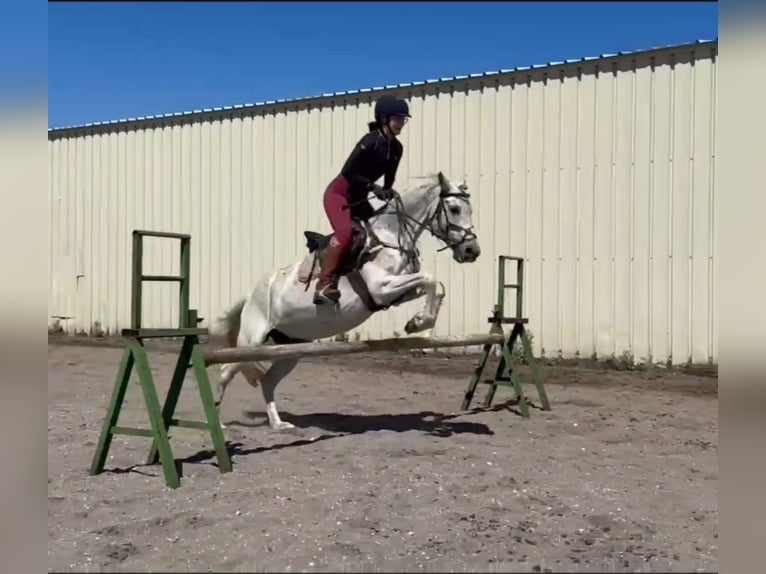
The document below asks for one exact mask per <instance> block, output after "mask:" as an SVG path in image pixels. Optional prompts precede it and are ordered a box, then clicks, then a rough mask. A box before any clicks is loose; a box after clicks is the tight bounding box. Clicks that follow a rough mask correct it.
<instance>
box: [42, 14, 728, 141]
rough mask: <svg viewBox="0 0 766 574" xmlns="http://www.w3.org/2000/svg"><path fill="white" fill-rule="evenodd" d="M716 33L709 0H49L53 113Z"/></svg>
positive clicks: (345, 85)
mask: <svg viewBox="0 0 766 574" xmlns="http://www.w3.org/2000/svg"><path fill="white" fill-rule="evenodd" d="M717 36H718V5H717V3H714V2H699V3H697V2H675V3H674V2H614V3H608V2H534V3H532V2H529V3H525V2H470V3H468V2H449V3H445V2H356V3H355V2H326V3H323V2H312V3H303V2H252V3H248V2H241V3H237V2H177V3H173V2H161V3H160V2H158V3H148V2H145V3H140V2H136V3H90V2H88V3H69V2H65V3H49V4H48V125H49V127H61V126H66V125H75V124H81V123H87V122H96V121H108V120H113V119H121V118H127V117H136V116H143V115H153V114H163V113H172V112H180V111H187V110H192V109H198V108H207V107H217V106H226V105H234V104H244V103H252V102H258V101H264V100H270V99H280V98H298V97H304V96H311V95H316V94H321V93H326V92H335V91H344V90H353V89H358V88H363V87H372V86H381V85H385V84H393V83H402V82H410V81H414V80H423V79H430V78H437V77H442V76H454V75H460V74H469V73H475V72H482V71H487V70H496V69H500V68H512V67H515V66H525V65H530V64H539V63H545V62H548V61H552V60H562V59H567V58H578V57H581V56H592V55H598V54H601V53H612V52H617V51H621V50H638V49H644V48H650V47H653V46H661V45H667V44H678V43H685V42H690V41H694V40H697V39H714V38H716V37H717Z"/></svg>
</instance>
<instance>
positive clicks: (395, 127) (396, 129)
mask: <svg viewBox="0 0 766 574" xmlns="http://www.w3.org/2000/svg"><path fill="white" fill-rule="evenodd" d="M406 123H407V118H406V117H405V116H391V119H390V120H389V121H388V129H390V130H391V133H392V134H394V135H395V136H398V135H399V134H400V133H402V129H403V128H404V124H406Z"/></svg>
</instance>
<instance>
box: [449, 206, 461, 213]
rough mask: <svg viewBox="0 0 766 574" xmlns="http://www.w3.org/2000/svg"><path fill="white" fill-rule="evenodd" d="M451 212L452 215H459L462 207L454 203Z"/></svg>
mask: <svg viewBox="0 0 766 574" xmlns="http://www.w3.org/2000/svg"><path fill="white" fill-rule="evenodd" d="M449 212H450V213H451V214H452V215H459V214H460V208H459V207H458V206H457V205H453V206H451V207H450V208H449Z"/></svg>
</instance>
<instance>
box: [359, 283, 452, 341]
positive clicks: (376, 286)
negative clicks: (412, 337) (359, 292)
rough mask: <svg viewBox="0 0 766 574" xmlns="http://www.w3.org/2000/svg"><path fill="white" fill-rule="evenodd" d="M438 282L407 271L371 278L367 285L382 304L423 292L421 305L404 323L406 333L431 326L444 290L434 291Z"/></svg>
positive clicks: (419, 294)
mask: <svg viewBox="0 0 766 574" xmlns="http://www.w3.org/2000/svg"><path fill="white" fill-rule="evenodd" d="M438 285H441V283H440V282H439V281H436V280H435V279H434V278H433V277H431V276H430V275H428V274H425V273H410V274H407V275H398V276H397V275H388V276H383V277H381V278H380V279H378V280H373V281H371V282H370V285H369V288H370V292H371V294H372V296H373V298H374V299H375V300H376V301H378V302H379V303H381V304H384V305H387V304H392V303H393V304H395V305H401V304H402V303H407V302H409V301H412V300H414V299H418V298H420V297H422V296H424V295H425V299H424V301H423V306H422V307H421V308H420V310H419V311H418V312H417V313H415V315H413V316H412V318H410V320H409V321H407V324H406V325H405V327H404V330H405V332H406V333H407V334H410V333H418V332H420V331H425V330H427V329H432V328H433V327H434V326H435V325H436V319H437V317H438V315H439V309H440V308H441V303H442V300H443V299H444V294H443V293H441V294H440V293H438V289H437V286H438Z"/></svg>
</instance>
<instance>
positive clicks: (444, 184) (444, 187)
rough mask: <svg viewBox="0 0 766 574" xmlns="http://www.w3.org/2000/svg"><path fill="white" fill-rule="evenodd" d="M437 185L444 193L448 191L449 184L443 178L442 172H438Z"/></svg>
mask: <svg viewBox="0 0 766 574" xmlns="http://www.w3.org/2000/svg"><path fill="white" fill-rule="evenodd" d="M439 185H440V186H441V188H442V191H443V192H444V193H447V192H448V191H449V182H448V181H447V178H446V177H444V174H443V173H442V172H439Z"/></svg>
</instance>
